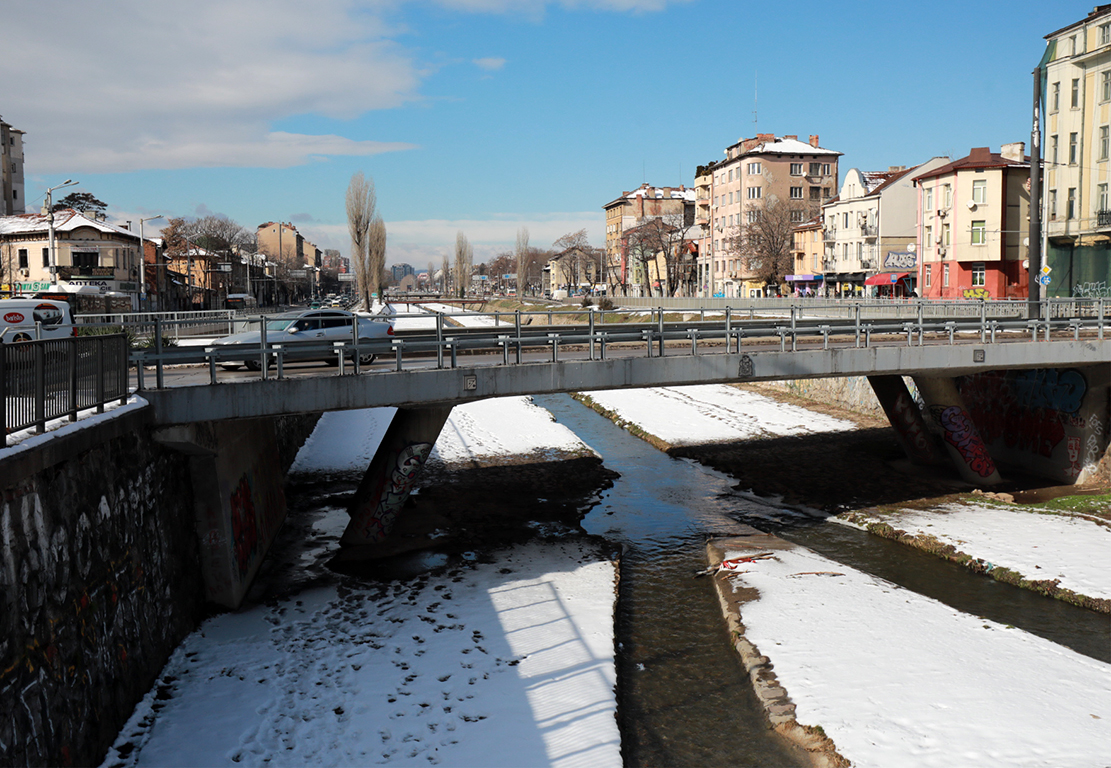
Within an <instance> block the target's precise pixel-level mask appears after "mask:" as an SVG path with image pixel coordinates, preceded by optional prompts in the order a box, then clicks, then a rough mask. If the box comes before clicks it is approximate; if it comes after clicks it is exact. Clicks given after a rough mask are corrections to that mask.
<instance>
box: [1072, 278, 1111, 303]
mask: <svg viewBox="0 0 1111 768" xmlns="http://www.w3.org/2000/svg"><path fill="white" fill-rule="evenodd" d="M1072 296H1073V298H1075V299H1101V298H1102V299H1108V298H1111V285H1108V284H1107V281H1105V280H1101V281H1100V282H1088V283H1077V284H1076V285H1074V286H1073V287H1072Z"/></svg>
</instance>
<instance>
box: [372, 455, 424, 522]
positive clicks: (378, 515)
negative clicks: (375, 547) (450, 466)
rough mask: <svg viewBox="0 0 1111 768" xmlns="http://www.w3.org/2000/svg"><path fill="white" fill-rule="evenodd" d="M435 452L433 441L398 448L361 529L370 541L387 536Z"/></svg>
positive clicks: (375, 491) (374, 495)
mask: <svg viewBox="0 0 1111 768" xmlns="http://www.w3.org/2000/svg"><path fill="white" fill-rule="evenodd" d="M431 452H432V443H409V444H408V445H406V446H404V447H403V448H402V449H401V450H399V451H398V452H397V456H395V457H394V460H393V462H392V463H391V465H390V466H391V468H390V470H389V471H388V472H383V473H382V475H381V477H379V479H378V485H377V487H376V488H375V489H374V493H373V494H372V495H371V497H370V503H369V505H368V506H369V508H370V509H371V510H372V511H371V512H370V514H369V515H367V517H366V521H365V523H364V524H363V528H362V531H361V533H362V535H363V536H364V537H365V538H366V540H367V541H382V540H383V539H385V538H386V534H388V533H389V532H390V529H391V528H392V527H393V523H394V520H396V519H397V515H398V513H400V512H401V507H402V505H403V504H404V503H405V499H407V498H408V497H409V492H410V491H412V490H413V486H414V485H416V482H417V476H418V475H419V474H420V471H421V468H422V467H424V463H425V462H426V461H427V460H428V455H429V454H430V453H431Z"/></svg>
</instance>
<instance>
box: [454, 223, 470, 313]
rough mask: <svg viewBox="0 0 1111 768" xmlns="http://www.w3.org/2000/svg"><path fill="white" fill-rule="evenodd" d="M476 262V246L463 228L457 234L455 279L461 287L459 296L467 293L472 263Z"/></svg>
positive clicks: (461, 296)
mask: <svg viewBox="0 0 1111 768" xmlns="http://www.w3.org/2000/svg"><path fill="white" fill-rule="evenodd" d="M473 263H474V248H472V247H471V244H470V243H469V242H467V236H466V235H464V234H463V232H462V230H460V231H459V232H457V233H456V234H455V280H456V283H457V286H458V288H459V297H460V298H463V296H465V295H466V293H467V288H468V287H470V284H471V265H472V264H473Z"/></svg>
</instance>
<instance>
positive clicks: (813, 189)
mask: <svg viewBox="0 0 1111 768" xmlns="http://www.w3.org/2000/svg"><path fill="white" fill-rule="evenodd" d="M818 195H819V192H818V188H817V187H811V188H810V199H811V200H815V201H816V200H819V199H821V198H819V197H818Z"/></svg>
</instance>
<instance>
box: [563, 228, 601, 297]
mask: <svg viewBox="0 0 1111 768" xmlns="http://www.w3.org/2000/svg"><path fill="white" fill-rule="evenodd" d="M552 249H553V250H554V251H556V258H557V259H560V261H561V262H562V264H563V270H564V272H565V274H567V276H568V277H569V278H570V280H571V283H572V285H574V286H576V287H577V286H579V285H580V284H581V283H582V282H583V279H584V278H587V277H589V278H590V283H591V287H594V286H596V285H597V284H598V283H600V282H602V281H603V280H604V279H605V278H604V274H603V273H604V269H603V267H602V251H601V250H600V249H598V248H595V247H594V246H592V245H591V244H590V241H589V240H588V238H587V235H586V230H585V229H580V230H579V231H578V232H569V233H567V234H566V235H564V236H563V237H561V238H559V239H558V240H556V241H555V242H554V243H552Z"/></svg>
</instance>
